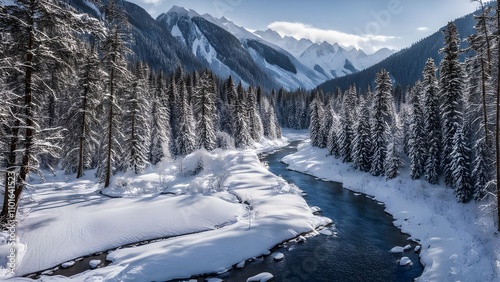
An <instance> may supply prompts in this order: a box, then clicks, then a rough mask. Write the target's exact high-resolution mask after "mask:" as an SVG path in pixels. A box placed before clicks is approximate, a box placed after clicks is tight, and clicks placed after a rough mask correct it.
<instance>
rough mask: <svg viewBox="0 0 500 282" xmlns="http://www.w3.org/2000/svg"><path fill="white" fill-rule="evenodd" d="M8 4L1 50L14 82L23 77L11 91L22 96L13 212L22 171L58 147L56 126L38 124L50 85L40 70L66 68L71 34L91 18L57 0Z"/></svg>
mask: <svg viewBox="0 0 500 282" xmlns="http://www.w3.org/2000/svg"><path fill="white" fill-rule="evenodd" d="M14 4H15V5H9V6H3V5H2V6H1V7H2V9H0V29H1V30H2V37H3V38H9V39H10V43H9V44H7V45H6V46H5V45H4V46H5V47H7V48H6V50H2V51H3V52H4V53H3V55H5V56H6V57H9V58H10V59H11V61H10V63H11V66H15V69H10V70H9V72H10V73H16V74H15V75H13V76H12V78H13V81H17V82H18V81H19V80H17V78H21V77H22V81H23V83H22V84H20V85H22V86H18V87H15V89H17V90H16V94H17V95H19V96H20V97H22V98H21V99H18V100H16V103H19V104H18V105H17V107H19V109H22V110H21V111H16V112H15V113H16V117H15V118H16V119H17V120H18V121H19V124H18V125H19V126H20V127H18V129H19V131H18V132H17V133H18V134H17V136H18V138H17V140H16V148H15V150H14V151H13V152H14V153H15V154H16V155H17V157H19V159H20V164H19V166H18V167H19V175H18V179H17V180H18V181H17V186H16V189H15V193H14V196H15V197H14V203H15V207H16V211H15V212H17V203H18V201H19V199H20V196H21V194H22V191H23V189H24V187H25V184H26V183H25V182H26V179H27V177H28V174H29V173H30V172H33V171H35V170H37V169H38V157H39V156H40V155H42V154H44V155H53V156H55V155H56V153H57V151H58V149H59V148H57V147H56V146H54V141H55V140H57V139H59V136H60V130H59V128H43V129H42V128H41V127H40V125H41V124H42V123H43V120H42V113H40V106H41V104H40V103H41V101H43V100H44V99H46V97H47V96H46V95H49V94H52V92H51V89H49V88H50V85H49V84H48V83H47V82H46V81H43V80H44V79H46V78H47V75H48V73H47V72H46V71H47V70H48V69H50V68H49V67H50V66H54V65H58V67H61V69H64V71H68V67H71V63H69V64H68V63H67V62H68V61H70V59H69V58H72V57H73V56H74V51H75V50H74V46H76V44H75V42H76V34H77V33H78V32H80V31H82V30H84V29H87V26H90V25H91V23H90V22H85V21H89V19H88V17H80V16H79V15H78V14H77V13H76V12H75V11H74V9H72V8H71V7H70V6H69V5H68V4H67V3H66V2H64V1H60V0H37V1H32V0H16V1H14ZM3 38H2V40H3ZM2 57H4V56H2ZM16 77H17V78H16ZM7 82H8V83H9V81H7ZM11 89H13V90H14V88H11ZM6 188H7V185H6ZM6 194H7V193H6ZM9 203H12V202H11V201H5V202H4V206H3V209H2V213H1V214H0V218H1V219H0V220H1V221H2V223H5V222H6V215H7V210H8V207H7V204H9ZM15 212H14V216H15Z"/></svg>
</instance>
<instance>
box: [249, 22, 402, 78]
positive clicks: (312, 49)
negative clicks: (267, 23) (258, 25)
mask: <svg viewBox="0 0 500 282" xmlns="http://www.w3.org/2000/svg"><path fill="white" fill-rule="evenodd" d="M255 34H256V35H258V36H259V37H260V38H262V39H264V40H267V41H268V42H271V43H273V44H275V45H277V46H279V47H281V48H283V49H284V50H286V51H288V52H290V53H291V54H293V55H294V56H295V57H296V58H297V59H298V60H299V61H300V62H301V63H303V64H304V65H306V66H308V67H309V68H311V69H313V70H315V71H316V72H317V73H319V74H321V75H322V77H324V78H326V79H332V78H336V77H341V76H344V75H347V74H352V73H356V72H358V71H360V70H363V69H365V68H368V67H370V66H372V65H374V64H376V63H378V62H380V61H382V60H384V59H385V58H387V57H389V56H390V55H392V54H393V53H394V51H393V50H389V49H387V48H383V49H380V50H378V51H377V52H375V53H373V54H370V55H367V54H366V53H365V52H363V51H362V50H359V49H356V48H354V47H342V46H340V45H339V44H337V43H335V44H330V43H328V42H323V43H313V42H312V41H310V40H307V39H300V40H297V39H295V38H294V37H291V36H285V37H282V36H281V35H279V34H278V33H277V32H276V31H273V30H271V29H268V30H266V31H256V32H255Z"/></svg>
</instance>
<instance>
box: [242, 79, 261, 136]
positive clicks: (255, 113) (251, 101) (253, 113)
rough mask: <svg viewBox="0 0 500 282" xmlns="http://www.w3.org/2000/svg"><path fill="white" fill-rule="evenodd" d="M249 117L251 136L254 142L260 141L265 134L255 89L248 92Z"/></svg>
mask: <svg viewBox="0 0 500 282" xmlns="http://www.w3.org/2000/svg"><path fill="white" fill-rule="evenodd" d="M246 104H247V116H248V124H249V126H250V136H251V137H252V139H253V140H255V141H259V140H260V139H261V138H262V135H263V134H264V132H263V128H262V119H261V118H260V114H259V110H258V107H257V99H256V96H255V90H254V88H253V87H251V86H250V87H249V88H248V92H247V103H246Z"/></svg>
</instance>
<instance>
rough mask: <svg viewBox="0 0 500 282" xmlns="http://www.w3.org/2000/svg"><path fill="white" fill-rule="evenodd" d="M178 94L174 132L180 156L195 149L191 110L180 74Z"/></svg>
mask: <svg viewBox="0 0 500 282" xmlns="http://www.w3.org/2000/svg"><path fill="white" fill-rule="evenodd" d="M177 84H178V88H179V94H178V101H179V102H178V108H177V109H176V111H177V113H178V118H179V120H178V122H179V124H178V127H177V128H178V132H177V133H176V134H175V136H176V139H175V147H176V152H177V154H178V155H180V156H185V155H188V154H190V153H192V152H193V151H194V150H195V149H196V137H195V132H194V121H193V112H192V109H191V106H190V105H189V103H188V97H187V90H186V84H185V83H184V78H183V77H182V76H181V77H180V78H179V80H178V81H177Z"/></svg>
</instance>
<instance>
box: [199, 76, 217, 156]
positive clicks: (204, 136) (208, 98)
mask: <svg viewBox="0 0 500 282" xmlns="http://www.w3.org/2000/svg"><path fill="white" fill-rule="evenodd" d="M198 85H199V86H198V87H197V88H196V90H195V91H194V93H193V94H194V96H193V114H194V118H195V121H196V145H197V147H198V148H205V149H206V150H208V151H211V150H213V149H215V148H216V145H217V144H216V141H217V140H216V139H217V138H216V134H215V132H216V126H215V123H216V119H217V117H216V115H217V109H216V88H215V81H214V78H213V76H212V74H211V73H210V72H208V71H207V70H206V71H204V72H203V74H202V75H201V76H200V77H199V79H198Z"/></svg>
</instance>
